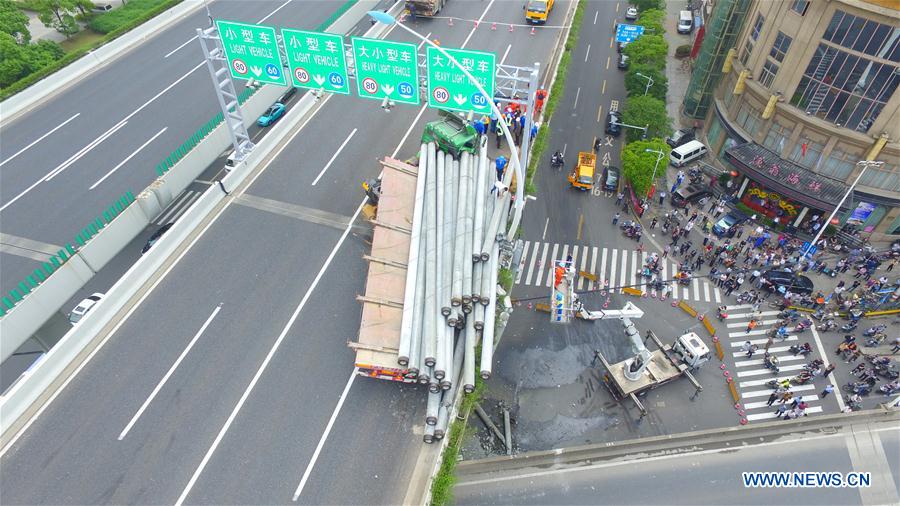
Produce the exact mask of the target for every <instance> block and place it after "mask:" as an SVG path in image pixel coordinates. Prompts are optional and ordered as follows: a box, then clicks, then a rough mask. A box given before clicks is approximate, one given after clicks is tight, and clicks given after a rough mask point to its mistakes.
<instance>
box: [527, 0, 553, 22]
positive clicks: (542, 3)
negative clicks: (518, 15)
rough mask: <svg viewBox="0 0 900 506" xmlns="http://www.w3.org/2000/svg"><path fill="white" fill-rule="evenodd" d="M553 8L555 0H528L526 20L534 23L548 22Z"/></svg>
mask: <svg viewBox="0 0 900 506" xmlns="http://www.w3.org/2000/svg"><path fill="white" fill-rule="evenodd" d="M552 10H553V0H528V3H526V4H525V21H527V22H529V23H531V24H534V25H543V24H546V23H547V19H548V18H549V17H550V11H552Z"/></svg>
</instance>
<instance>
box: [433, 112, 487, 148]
mask: <svg viewBox="0 0 900 506" xmlns="http://www.w3.org/2000/svg"><path fill="white" fill-rule="evenodd" d="M422 142H424V143H428V142H434V143H435V144H437V147H438V149H439V150H441V151H444V152H445V153H450V154H452V155H453V157H454V158H459V155H460V154H462V152H463V151H468V152H469V153H471V154H473V155H474V154H475V149H476V148H477V147H478V133H477V132H475V128H474V127H473V126H472V125H470V124H468V123H467V122H466V121H464V120H463V119H462V118H461V117H459V116H457V115H456V114H453V113H452V112H447V111H443V110H439V111H438V119H437V120H435V121H431V122H429V123H426V124H425V131H424V133H423V134H422Z"/></svg>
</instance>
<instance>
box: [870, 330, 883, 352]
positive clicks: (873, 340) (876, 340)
mask: <svg viewBox="0 0 900 506" xmlns="http://www.w3.org/2000/svg"><path fill="white" fill-rule="evenodd" d="M885 337H887V336H885V335H884V333H883V332H879V333H877V334H875V335H874V336H872V337H870V338H868V339H866V346H868V347H870V348H874V347H876V346H881V343H883V342H884V338H885Z"/></svg>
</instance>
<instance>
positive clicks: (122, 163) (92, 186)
mask: <svg viewBox="0 0 900 506" xmlns="http://www.w3.org/2000/svg"><path fill="white" fill-rule="evenodd" d="M168 129H169V127H163V129H162V130H160V131H159V132H156V135H154V136H153V137H150V139H149V140H148V141H147V142H145V143H143V144H141V147H139V148H137V149H136V150H134V152H133V153H131V154H130V155H128V157H127V158H125V159H124V160H122V161H121V162H119V165H116V166H115V167H113V168H112V170H110V171H109V172H107V173H106V175H105V176H103V177H101V178H100V179H98V180H97V182H96V183H94V184H92V185H91V187H90V188H88V189H89V190H93V189H94V188H96V187H97V186H99V185H100V183H102V182H103V181H104V180H105V179H106V178H108V177H109V176H111V175H113V174H114V173H115V172H116V171H117V170H119V169H120V168H121V167H122V166H123V165H125V164H126V163H128V160H131V159H132V158H134V156H135V155H137V154H138V153H140V152H141V151H142V150H143V149H144V148H146V147H147V145H148V144H150V143H151V142H153V141H155V140H156V138H157V137H159V136H160V135H162V134H163V133H164V132H165V131H166V130H168Z"/></svg>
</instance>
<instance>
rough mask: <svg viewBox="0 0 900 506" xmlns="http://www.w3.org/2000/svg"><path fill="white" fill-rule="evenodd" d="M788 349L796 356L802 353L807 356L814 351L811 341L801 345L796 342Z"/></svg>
mask: <svg viewBox="0 0 900 506" xmlns="http://www.w3.org/2000/svg"><path fill="white" fill-rule="evenodd" d="M788 351H790V352H791V353H793V354H794V356H797V355H801V356H804V357H805V356H807V355H809V354H810V353H812V346H810V345H809V343H803V344H801V345H799V346H798V345H796V344H795V345H793V346H791V347H790V348H788Z"/></svg>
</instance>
